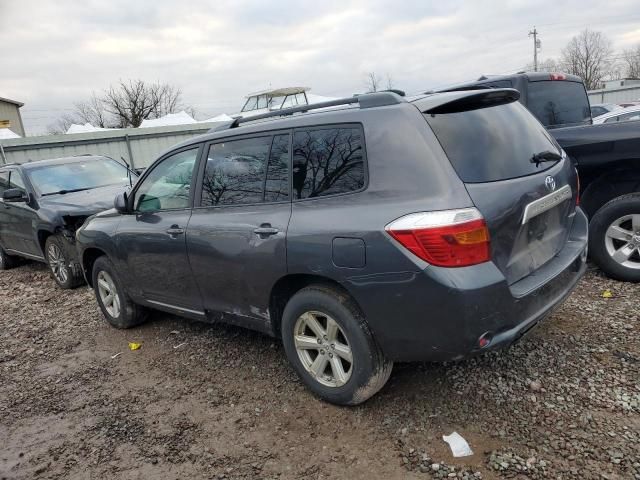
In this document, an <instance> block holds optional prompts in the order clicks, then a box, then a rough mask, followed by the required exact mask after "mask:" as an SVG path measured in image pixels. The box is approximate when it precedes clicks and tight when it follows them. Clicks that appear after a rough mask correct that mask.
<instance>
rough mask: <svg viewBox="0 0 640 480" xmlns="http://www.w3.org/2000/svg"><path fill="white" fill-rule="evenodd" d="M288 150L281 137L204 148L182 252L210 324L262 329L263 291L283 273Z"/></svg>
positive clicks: (265, 320) (265, 325) (265, 321)
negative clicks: (185, 252)
mask: <svg viewBox="0 0 640 480" xmlns="http://www.w3.org/2000/svg"><path fill="white" fill-rule="evenodd" d="M290 143H291V138H290V134H289V132H282V133H276V134H274V135H271V134H264V135H259V136H251V137H240V138H236V139H230V140H222V141H216V142H213V143H211V144H209V145H207V146H206V147H205V148H206V150H205V157H204V159H205V161H204V164H203V166H202V170H203V171H202V173H201V176H200V177H201V180H200V182H199V187H198V197H197V199H196V202H197V203H196V205H198V207H197V208H195V209H194V211H193V215H192V216H191V221H190V222H189V228H188V232H187V249H188V252H189V261H190V263H191V266H192V269H193V274H194V277H195V279H196V282H197V284H198V287H199V288H200V291H201V292H202V298H203V302H204V307H205V309H206V310H207V311H208V312H210V313H211V314H212V316H213V318H218V319H219V318H223V319H224V320H225V321H229V322H232V323H237V324H241V325H245V326H250V327H252V328H256V329H263V330H268V329H269V327H270V323H269V312H268V308H269V298H270V293H271V288H272V287H273V285H274V284H275V282H276V281H277V280H278V279H279V278H281V277H282V276H284V275H285V273H286V270H287V258H286V233H287V228H288V225H289V219H290V217H291V198H290V196H291V195H290V173H289V172H290V164H291V163H290V151H291V146H290Z"/></svg>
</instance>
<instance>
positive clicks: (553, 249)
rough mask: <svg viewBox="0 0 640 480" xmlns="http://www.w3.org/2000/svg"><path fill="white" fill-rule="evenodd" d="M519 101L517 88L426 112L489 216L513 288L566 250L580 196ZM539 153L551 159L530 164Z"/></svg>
mask: <svg viewBox="0 0 640 480" xmlns="http://www.w3.org/2000/svg"><path fill="white" fill-rule="evenodd" d="M500 92H502V94H501V93H500ZM501 95H502V98H501ZM514 99H517V93H516V92H515V91H514V90H493V91H492V93H486V92H475V93H474V92H471V94H470V96H468V97H463V98H460V99H458V100H456V101H455V102H451V103H448V104H444V105H440V106H437V107H435V108H431V109H429V110H428V111H426V112H423V113H424V116H425V118H426V120H427V122H428V123H429V125H430V126H431V129H432V130H433V132H434V133H435V135H436V137H437V138H438V140H439V142H440V144H441V145H442V148H443V149H444V151H445V153H446V154H447V156H448V158H449V160H450V161H451V164H452V165H453V167H454V169H455V170H456V172H457V174H458V176H459V177H460V179H461V180H462V181H463V182H464V183H465V186H466V188H467V191H468V192H469V195H470V197H471V199H472V201H473V203H474V204H475V206H476V207H477V208H478V210H479V211H480V213H482V215H483V216H484V219H485V221H486V223H487V226H488V228H489V233H490V237H491V238H490V241H491V256H492V260H493V262H494V263H495V264H496V266H497V267H498V268H499V269H500V270H501V271H502V273H503V274H504V276H505V278H506V279H507V282H508V283H509V284H513V283H515V282H517V281H518V280H520V279H522V278H524V277H526V276H528V275H530V274H532V273H533V272H535V271H536V270H538V269H539V268H540V267H541V266H542V265H544V264H545V263H547V262H548V261H549V260H551V259H552V258H553V257H554V256H555V255H556V254H557V253H558V252H559V251H560V250H561V249H562V248H563V246H564V245H565V243H566V241H567V237H568V234H569V231H570V229H571V223H572V220H573V215H572V214H573V212H574V211H575V199H576V190H577V189H576V183H577V177H576V173H575V169H574V167H573V165H572V164H571V161H570V160H569V159H568V158H566V157H565V156H564V153H563V152H562V150H561V149H560V147H559V146H558V145H557V143H556V142H555V140H554V139H553V138H552V137H551V136H550V135H549V133H548V132H547V131H546V130H545V128H544V127H543V126H542V125H541V124H540V123H539V122H538V121H537V120H536V119H535V118H534V117H533V116H532V115H531V113H530V112H529V111H527V109H526V108H525V107H523V106H522V105H521V104H520V103H518V102H515V101H514ZM418 107H420V105H418ZM542 152H546V153H545V154H544V155H543V156H544V157H546V159H543V160H544V161H540V162H539V163H536V162H532V158H534V155H536V154H541V153H542ZM554 156H560V157H562V158H561V159H557V158H556V159H553V157H554Z"/></svg>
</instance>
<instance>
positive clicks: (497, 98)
mask: <svg viewBox="0 0 640 480" xmlns="http://www.w3.org/2000/svg"><path fill="white" fill-rule="evenodd" d="M519 98H520V92H518V90H515V89H513V88H499V89H498V88H496V89H494V88H491V89H478V90H457V91H453V92H443V93H437V94H434V95H429V96H428V97H423V98H421V99H419V100H416V101H414V102H413V103H414V104H415V105H416V106H417V107H418V108H419V109H420V111H421V112H422V113H427V114H430V115H436V114H441V113H457V112H465V111H468V110H477V109H479V108H487V107H495V106H498V105H505V104H507V103H512V102H516V101H518V99H519Z"/></svg>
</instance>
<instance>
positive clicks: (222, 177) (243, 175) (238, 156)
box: [201, 136, 271, 207]
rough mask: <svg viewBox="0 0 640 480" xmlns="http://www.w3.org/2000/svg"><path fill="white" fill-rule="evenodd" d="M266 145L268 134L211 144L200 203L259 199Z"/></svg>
mask: <svg viewBox="0 0 640 480" xmlns="http://www.w3.org/2000/svg"><path fill="white" fill-rule="evenodd" d="M270 144H271V137H270V136H268V137H256V138H246V139H241V140H230V141H226V142H221V143H214V144H213V145H211V147H210V148H209V153H208V155H207V164H206V166H205V171H204V178H203V179H202V200H201V206H203V207H215V206H218V205H246V204H251V203H260V202H262V199H263V190H264V180H265V167H266V164H267V156H268V155H269V146H270Z"/></svg>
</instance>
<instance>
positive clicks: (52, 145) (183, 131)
mask: <svg viewBox="0 0 640 480" xmlns="http://www.w3.org/2000/svg"><path fill="white" fill-rule="evenodd" d="M216 125H219V123H196V124H191V125H175V126H167V127H153V128H123V129H118V130H115V129H114V130H108V131H99V132H88V133H75V134H70V135H47V136H41V137H26V138H16V139H11V140H0V164H1V163H25V162H29V161H33V160H42V159H47V158H60V157H70V156H74V155H83V154H92V155H106V156H109V157H111V158H115V159H119V158H120V157H122V158H124V159H125V160H127V162H128V163H129V165H131V166H132V168H144V167H148V166H149V165H150V164H151V163H152V162H153V161H154V160H155V159H156V158H157V157H158V156H159V155H160V153H162V152H163V151H165V150H167V149H168V148H169V147H171V146H172V145H175V144H176V143H180V142H182V141H184V140H188V139H189V138H191V137H193V136H195V135H201V134H203V133H206V132H207V131H208V130H209V129H211V128H212V127H215V126H216Z"/></svg>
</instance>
